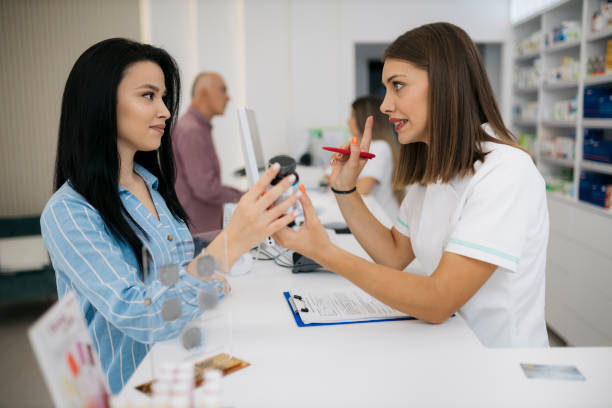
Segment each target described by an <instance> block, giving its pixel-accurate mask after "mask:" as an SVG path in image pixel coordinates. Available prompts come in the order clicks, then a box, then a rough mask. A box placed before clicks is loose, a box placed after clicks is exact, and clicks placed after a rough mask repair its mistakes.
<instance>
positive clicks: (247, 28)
mask: <svg viewBox="0 0 612 408" xmlns="http://www.w3.org/2000/svg"><path fill="white" fill-rule="evenodd" d="M170 4H172V7H170V6H169V5H168V2H165V1H163V0H151V8H152V12H151V14H152V16H153V17H152V18H153V19H155V16H159V18H163V20H165V21H168V20H167V18H168V16H170V17H171V19H173V20H170V21H172V24H168V23H162V21H161V20H160V21H158V22H157V23H156V22H155V21H154V22H153V24H152V25H151V27H152V36H151V38H152V42H153V43H154V44H155V45H161V46H164V47H165V48H166V49H167V50H168V51H169V52H170V53H172V54H173V55H174V56H175V58H177V60H178V61H179V63H181V61H183V60H184V61H186V64H187V65H186V67H184V68H183V72H184V76H183V82H184V84H185V85H186V86H189V85H190V84H191V80H192V78H193V76H194V75H195V73H196V72H197V71H199V70H202V69H207V70H208V69H214V70H218V71H219V72H221V73H222V74H223V75H224V77H225V78H226V82H227V83H228V86H229V91H230V94H231V95H232V96H233V100H232V102H230V104H229V105H228V109H227V111H226V114H225V116H223V117H219V118H215V119H214V120H213V125H214V126H215V128H214V138H215V143H216V145H217V150H218V153H219V156H220V158H221V166H222V172H223V179H224V180H228V179H229V175H230V174H231V171H232V170H234V169H235V168H236V167H239V166H241V165H242V163H243V160H242V155H241V150H240V148H239V147H238V146H240V143H239V133H238V132H239V131H238V127H237V119H236V108H237V107H238V106H239V105H242V104H244V105H246V106H249V107H251V108H253V109H255V111H256V112H257V121H258V124H259V128H260V133H261V138H262V143H263V145H264V146H263V149H264V154H265V155H266V157H271V156H272V155H275V154H280V153H292V154H295V153H297V152H292V146H293V145H296V143H294V142H293V141H292V139H293V138H297V137H303V135H304V134H305V130H306V129H307V128H309V127H315V126H325V125H330V126H337V125H343V124H344V123H345V121H346V117H347V115H348V110H349V108H348V107H349V104H350V102H351V101H352V100H353V99H354V97H355V96H356V95H355V89H354V88H355V85H354V84H355V66H354V65H355V64H354V44H355V43H356V42H391V41H393V39H395V38H396V37H397V36H399V35H400V34H402V33H404V32H405V31H407V30H409V29H411V28H414V27H417V26H419V25H422V24H426V23H430V22H435V21H448V22H451V23H454V24H457V25H459V26H461V27H462V28H464V29H465V30H466V31H467V32H468V33H469V34H470V35H471V36H472V38H473V39H474V40H475V41H477V42H505V41H506V39H507V38H509V32H510V31H509V28H510V25H509V8H508V2H507V0H462V1H461V2H457V1H453V0H435V1H432V0H410V1H406V0H378V1H376V2H373V1H371V0H227V1H224V0H180V1H177V2H172V3H170ZM189 10H195V14H196V15H197V19H193V18H190V11H189ZM192 13H193V12H192ZM193 25H195V26H196V30H195V32H196V33H197V34H196V38H195V39H194V38H192V37H190V35H192V34H190V33H193V32H194V30H193V28H191V27H192V26H193ZM181 38H183V40H181ZM180 41H184V43H183V44H179V43H177V42H180ZM193 43H195V44H196V47H195V49H196V51H188V50H192V49H194V47H193V46H192V45H190V44H193ZM504 48H505V49H504V58H505V61H508V63H504V64H503V65H504V66H510V64H509V58H510V53H509V48H510V47H504ZM193 52H195V53H197V57H195V60H196V61H197V68H196V69H192V68H187V67H189V65H188V64H191V63H192V61H193V60H194V56H193ZM189 53H191V54H189ZM509 74H510V73H509V72H502V75H503V77H504V81H503V82H504V86H503V90H502V92H503V95H504V100H502V101H500V105H501V107H502V111H503V113H504V115H505V117H506V118H509V113H510V112H509V109H510V108H509V105H510V104H509V99H508V98H509V94H510V92H509V91H510V75H509ZM187 102H188V100H187V99H184V105H183V106H185V104H186V103H187Z"/></svg>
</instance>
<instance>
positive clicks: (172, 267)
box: [142, 235, 232, 379]
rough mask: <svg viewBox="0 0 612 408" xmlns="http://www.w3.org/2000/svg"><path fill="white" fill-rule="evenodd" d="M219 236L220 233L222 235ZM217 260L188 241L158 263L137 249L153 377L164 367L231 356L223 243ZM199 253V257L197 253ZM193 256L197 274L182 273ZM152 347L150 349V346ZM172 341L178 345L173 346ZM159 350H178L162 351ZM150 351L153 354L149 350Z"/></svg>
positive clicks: (165, 370)
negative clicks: (194, 275)
mask: <svg viewBox="0 0 612 408" xmlns="http://www.w3.org/2000/svg"><path fill="white" fill-rule="evenodd" d="M222 237H225V235H223V236H222ZM224 248H225V249H224V254H223V260H221V261H220V260H218V259H215V258H213V257H212V256H211V255H207V254H204V255H200V254H194V245H193V242H191V241H189V242H178V243H177V244H176V246H175V248H174V249H173V251H171V253H172V257H171V259H168V260H165V261H166V263H164V264H162V265H159V264H156V263H155V261H154V260H152V259H151V257H150V255H149V252H148V251H147V249H146V247H143V254H142V261H143V270H144V271H146V274H145V276H143V279H144V282H145V286H146V288H147V289H146V290H147V295H146V296H145V300H144V302H145V305H147V308H148V310H149V313H148V314H147V315H148V330H149V343H150V345H151V349H152V350H151V352H150V353H154V354H151V355H150V359H151V371H152V372H151V376H152V378H153V379H159V378H160V377H163V376H164V375H166V374H168V372H169V367H172V366H173V367H178V366H179V365H180V364H181V363H186V364H182V365H183V367H189V366H190V367H191V373H192V374H191V375H193V364H194V363H196V362H199V361H202V360H205V359H208V358H210V357H213V356H217V355H223V356H225V358H228V359H230V358H231V357H232V324H231V299H230V295H229V293H227V294H226V292H227V290H226V288H227V287H229V286H228V285H229V283H228V281H227V275H228V274H227V273H226V271H227V265H228V262H227V242H226V243H225V245H224ZM198 255H200V256H198ZM195 257H198V261H197V263H196V267H197V268H196V269H197V275H198V277H197V278H195V277H193V276H192V275H188V274H187V271H186V267H187V264H189V262H191V261H192V260H193V259H194V258H195ZM154 345H155V346H156V347H155V348H153V346H154ZM177 345H178V347H177ZM164 349H170V350H180V352H179V353H178V354H177V353H176V352H174V353H171V355H169V354H168V353H166V352H164ZM153 350H155V352H154V351H153Z"/></svg>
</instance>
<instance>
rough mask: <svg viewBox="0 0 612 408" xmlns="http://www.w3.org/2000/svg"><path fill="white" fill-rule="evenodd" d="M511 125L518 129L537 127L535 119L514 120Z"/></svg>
mask: <svg viewBox="0 0 612 408" xmlns="http://www.w3.org/2000/svg"><path fill="white" fill-rule="evenodd" d="M512 124H513V125H514V126H520V127H536V126H537V125H538V123H537V122H536V120H535V119H514V120H513V121H512Z"/></svg>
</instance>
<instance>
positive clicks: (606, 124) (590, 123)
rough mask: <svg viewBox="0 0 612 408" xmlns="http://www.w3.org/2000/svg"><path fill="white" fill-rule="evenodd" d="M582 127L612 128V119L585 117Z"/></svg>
mask: <svg viewBox="0 0 612 408" xmlns="http://www.w3.org/2000/svg"><path fill="white" fill-rule="evenodd" d="M582 127H584V128H587V129H612V119H597V118H584V119H582Z"/></svg>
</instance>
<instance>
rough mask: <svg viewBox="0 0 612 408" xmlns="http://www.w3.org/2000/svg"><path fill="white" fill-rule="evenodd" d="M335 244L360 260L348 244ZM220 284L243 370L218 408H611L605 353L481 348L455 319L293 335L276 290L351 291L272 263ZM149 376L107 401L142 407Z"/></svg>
mask: <svg viewBox="0 0 612 408" xmlns="http://www.w3.org/2000/svg"><path fill="white" fill-rule="evenodd" d="M311 196H312V199H313V200H314V201H315V203H316V202H317V201H319V202H320V203H321V204H320V207H321V208H327V206H329V202H327V204H325V205H323V204H322V201H324V200H325V197H324V196H323V195H319V196H317V194H316V193H314V192H313V194H311ZM368 205H369V206H371V208H372V209H375V208H376V206H377V204H376V203H375V202H369V203H368ZM326 211H327V210H326ZM330 211H331V210H330ZM322 215H323V214H322ZM387 221H388V220H387ZM336 240H337V242H338V244H339V245H341V246H342V247H344V248H346V249H348V250H350V251H352V252H354V253H356V254H358V255H361V256H364V257H365V253H364V251H363V250H362V249H361V248H359V246H358V245H357V242H356V241H355V239H354V238H353V237H352V236H351V235H338V236H336ZM230 282H231V285H232V288H233V290H232V294H231V302H232V310H233V312H232V316H233V318H232V321H233V345H232V350H233V354H234V355H235V356H236V357H238V358H240V359H242V360H245V361H247V362H249V363H251V366H249V367H247V368H245V369H242V370H239V371H237V372H235V373H233V374H230V375H228V376H227V377H225V378H224V379H223V406H227V407H281V406H290V407H327V406H329V407H349V406H350V407H394V406H398V407H399V406H401V407H428V406H434V407H463V406H465V407H480V406H482V407H548V406H552V407H610V406H612V348H554V349H553V348H551V349H487V348H485V347H483V346H482V345H481V344H480V342H479V341H478V339H477V338H476V336H475V335H474V333H473V332H472V331H471V330H470V329H469V327H468V326H467V325H466V323H465V321H464V320H463V319H462V318H461V317H460V316H459V315H457V316H456V317H453V318H451V319H449V320H448V321H447V322H445V323H443V324H440V325H431V324H428V323H424V322H422V321H393V322H378V323H362V324H349V325H335V326H319V327H301V328H300V327H298V326H297V325H296V323H295V321H294V319H293V317H292V314H291V311H290V309H289V307H288V305H287V303H286V301H285V299H284V297H283V295H282V292H283V291H286V290H289V289H303V290H309V289H330V288H337V287H350V286H351V285H352V284H351V283H350V282H348V281H347V280H345V279H344V278H342V277H340V276H338V275H335V274H332V273H328V272H316V273H307V274H292V273H291V271H290V270H289V269H286V268H281V267H279V266H277V265H276V264H274V263H273V262H272V261H258V262H256V263H255V267H254V269H253V271H252V272H250V273H249V274H247V275H244V276H239V277H230ZM171 354H172V353H169V355H171ZM520 363H538V364H571V365H575V366H577V367H578V369H579V370H580V371H581V372H582V374H583V375H584V376H585V377H586V381H560V380H542V379H527V378H526V377H525V375H524V374H523V371H522V369H521V367H520V365H519V364H520ZM149 377H150V368H149V366H148V361H147V360H145V361H144V362H143V364H141V366H140V367H139V368H138V370H137V371H136V373H135V374H134V376H133V377H132V378H131V379H130V381H129V383H128V384H127V385H126V387H125V388H124V390H123V391H122V393H121V394H120V396H119V398H117V400H116V402H117V403H118V404H119V405H122V404H124V403H126V402H127V401H131V402H137V401H147V397H145V396H144V395H142V394H140V393H139V392H138V391H135V390H134V388H133V387H134V385H138V384H141V383H143V382H145V381H147V380H149V379H150V378H149Z"/></svg>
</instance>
